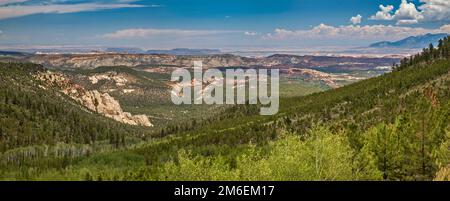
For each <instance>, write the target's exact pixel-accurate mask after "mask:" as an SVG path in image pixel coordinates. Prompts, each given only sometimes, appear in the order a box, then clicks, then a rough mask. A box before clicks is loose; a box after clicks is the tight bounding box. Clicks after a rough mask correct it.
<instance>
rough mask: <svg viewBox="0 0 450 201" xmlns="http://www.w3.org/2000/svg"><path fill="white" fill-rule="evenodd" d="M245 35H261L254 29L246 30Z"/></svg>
mask: <svg viewBox="0 0 450 201" xmlns="http://www.w3.org/2000/svg"><path fill="white" fill-rule="evenodd" d="M244 35H246V36H257V35H259V33H258V32H254V31H246V32H244Z"/></svg>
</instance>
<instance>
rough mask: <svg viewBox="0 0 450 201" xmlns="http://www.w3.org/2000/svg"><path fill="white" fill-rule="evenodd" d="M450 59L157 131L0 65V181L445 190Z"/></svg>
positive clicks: (449, 155) (439, 57)
mask: <svg viewBox="0 0 450 201" xmlns="http://www.w3.org/2000/svg"><path fill="white" fill-rule="evenodd" d="M449 50H450V42H449V40H448V39H445V40H442V41H441V42H440V45H439V47H438V48H434V47H430V48H427V49H425V50H424V52H423V53H422V54H420V55H416V56H414V57H412V58H410V59H409V60H403V61H402V63H401V64H400V65H398V66H396V68H395V70H394V72H392V73H388V74H385V75H381V76H379V77H376V78H372V79H368V80H365V81H361V82H358V83H355V84H351V85H348V86H345V87H342V88H338V89H333V90H329V91H326V92H320V93H315V94H312V95H309V96H305V97H288V98H282V99H281V100H280V101H281V103H280V106H281V108H280V112H279V113H278V114H277V115H274V116H268V117H267V116H260V115H258V111H259V110H258V108H257V107H256V106H237V107H233V108H229V109H227V110H226V111H225V112H222V114H221V115H219V116H217V117H215V118H208V119H205V120H203V121H201V122H189V123H188V124H187V123H186V122H184V123H179V122H174V124H173V125H169V126H167V127H165V128H164V129H162V130H158V131H148V130H146V129H144V128H139V127H132V126H125V125H121V124H118V123H116V122H112V121H110V120H108V119H105V118H103V117H101V116H98V115H95V114H89V113H86V112H84V111H83V110H82V109H81V108H79V107H78V106H76V105H74V104H70V103H68V102H67V99H64V98H61V97H59V96H58V95H57V94H58V93H56V92H55V93H49V91H48V90H43V89H40V88H39V87H38V86H37V85H36V83H34V82H33V81H31V80H32V79H30V74H32V73H33V71H30V69H35V70H36V66H31V65H28V64H27V65H25V64H3V65H2V67H1V68H2V70H1V73H2V81H1V83H2V86H1V89H0V92H1V93H0V95H1V96H0V103H1V104H2V107H1V112H0V114H1V116H0V117H1V118H0V119H1V125H2V127H1V130H0V131H1V132H0V134H1V135H0V139H1V141H0V142H1V143H0V144H1V146H0V147H1V152H2V154H1V155H0V157H1V164H0V178H2V179H4V180H433V179H436V180H448V179H449V177H450V176H449V173H450V171H449V166H448V165H449V164H450V141H449V140H450V126H449V125H450V118H449V115H450V53H449ZM37 70H38V69H37ZM19 75H20V76H23V77H22V78H20V76H19ZM6 78H8V79H9V80H7V79H6ZM29 82H30V83H29ZM12 83H13V84H12ZM24 86H27V87H28V88H27V87H24ZM30 87H31V88H30ZM11 97H14V98H11ZM27 97H28V98H27ZM38 103H39V104H38ZM41 105H42V106H41ZM69 105H70V107H69ZM63 106H64V107H63ZM42 107H43V108H42ZM34 108H36V109H34ZM46 108H47V109H46ZM94 119H95V120H94Z"/></svg>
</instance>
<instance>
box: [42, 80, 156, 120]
mask: <svg viewBox="0 0 450 201" xmlns="http://www.w3.org/2000/svg"><path fill="white" fill-rule="evenodd" d="M36 78H37V79H39V80H41V81H43V82H44V83H45V84H46V85H48V86H53V87H58V88H59V89H60V91H61V92H62V93H64V94H66V95H68V96H69V97H71V98H72V99H74V100H75V101H76V102H78V103H80V104H81V105H83V106H85V107H86V108H88V109H89V110H91V111H94V112H97V113H99V114H102V115H104V116H106V117H108V118H111V119H114V120H116V121H118V122H122V123H126V124H130V125H139V126H153V125H152V124H151V123H150V120H149V119H148V117H147V116H146V115H132V114H130V113H128V112H124V111H123V110H122V107H121V106H120V104H119V102H118V101H117V100H115V99H114V98H113V97H111V96H110V95H109V94H108V93H100V92H98V91H97V90H92V91H89V90H86V89H84V88H83V87H82V86H80V85H77V84H73V83H72V82H71V81H70V79H68V78H67V77H66V76H65V75H64V74H61V73H54V72H45V73H40V74H38V75H37V76H36Z"/></svg>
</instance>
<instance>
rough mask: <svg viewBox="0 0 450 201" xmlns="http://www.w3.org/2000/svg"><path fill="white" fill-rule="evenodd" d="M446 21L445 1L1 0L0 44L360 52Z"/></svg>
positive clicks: (448, 7)
mask: <svg viewBox="0 0 450 201" xmlns="http://www.w3.org/2000/svg"><path fill="white" fill-rule="evenodd" d="M380 5H383V6H382V7H380ZM390 5H392V7H390ZM352 17H353V18H352ZM351 18H352V19H351ZM449 19H450V1H448V0H416V1H407V0H142V1H138V0H112V1H106V0H73V1H70V0H43V1H42V0H41V1H39V0H0V31H1V32H0V46H18V45H22V46H29V47H31V46H111V47H122V46H124V47H125V46H126V47H140V48H143V49H169V48H176V47H189V48H220V49H223V48H229V49H246V48H247V49H258V48H261V49H262V48H275V49H283V48H310V47H323V48H326V47H329V46H364V45H367V44H369V43H370V42H374V41H379V40H396V39H400V38H402V37H406V36H409V35H419V34H423V33H428V32H431V33H441V32H447V33H448V32H450V26H448V25H447V24H450V20H449Z"/></svg>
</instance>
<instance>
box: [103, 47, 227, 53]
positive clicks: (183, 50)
mask: <svg viewBox="0 0 450 201" xmlns="http://www.w3.org/2000/svg"><path fill="white" fill-rule="evenodd" d="M105 51H106V52H115V53H129V54H170V55H208V54H221V53H222V52H221V51H220V50H217V49H188V48H176V49H171V50H147V51H145V50H142V49H140V48H120V47H119V48H107V49H106V50H105Z"/></svg>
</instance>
